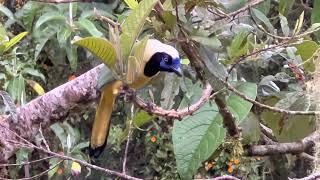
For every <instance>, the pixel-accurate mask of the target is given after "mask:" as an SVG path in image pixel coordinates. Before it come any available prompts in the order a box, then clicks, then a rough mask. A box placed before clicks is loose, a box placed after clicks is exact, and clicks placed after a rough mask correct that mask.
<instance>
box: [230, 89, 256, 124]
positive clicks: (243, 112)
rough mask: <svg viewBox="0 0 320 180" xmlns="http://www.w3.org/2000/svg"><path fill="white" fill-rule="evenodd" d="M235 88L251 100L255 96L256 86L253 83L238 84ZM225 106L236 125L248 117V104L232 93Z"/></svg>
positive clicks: (249, 104) (249, 107)
mask: <svg viewBox="0 0 320 180" xmlns="http://www.w3.org/2000/svg"><path fill="white" fill-rule="evenodd" d="M235 88H236V89H237V90H238V91H240V92H242V93H244V94H245V95H246V96H247V97H249V98H251V99H255V98H256V96H257V85H256V84H254V83H239V84H238V85H237V86H236V87H235ZM227 105H228V108H229V110H230V111H231V113H232V114H233V115H234V117H235V118H236V120H237V122H238V123H240V122H241V121H242V120H243V119H244V118H245V117H246V116H247V115H248V113H249V112H250V109H251V107H252V104H251V103H250V102H248V101H246V100H244V99H243V98H241V97H239V96H237V95H236V94H233V93H232V94H231V95H230V96H229V98H228V100H227Z"/></svg>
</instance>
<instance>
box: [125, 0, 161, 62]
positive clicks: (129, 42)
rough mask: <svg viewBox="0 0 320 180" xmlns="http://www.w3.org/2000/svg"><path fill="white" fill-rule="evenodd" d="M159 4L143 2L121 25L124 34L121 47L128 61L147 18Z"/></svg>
mask: <svg viewBox="0 0 320 180" xmlns="http://www.w3.org/2000/svg"><path fill="white" fill-rule="evenodd" d="M157 2H158V1H157V0H143V1H141V2H140V3H139V5H138V7H137V8H135V9H134V10H132V11H131V12H130V14H129V16H128V17H127V18H126V20H125V21H124V22H123V24H122V25H121V29H122V34H121V36H120V45H121V49H122V55H123V56H122V58H123V59H127V58H128V57H129V55H130V54H131V50H132V47H133V45H134V43H135V41H136V39H137V38H138V36H139V34H140V31H141V30H142V27H143V25H144V23H145V21H146V18H147V17H148V16H149V14H150V12H151V10H152V8H153V7H154V6H155V4H156V3H157Z"/></svg>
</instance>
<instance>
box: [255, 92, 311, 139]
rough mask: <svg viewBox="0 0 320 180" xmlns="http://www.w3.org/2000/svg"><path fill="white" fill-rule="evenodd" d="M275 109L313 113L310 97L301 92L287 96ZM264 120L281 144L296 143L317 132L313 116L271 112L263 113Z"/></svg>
mask: <svg viewBox="0 0 320 180" xmlns="http://www.w3.org/2000/svg"><path fill="white" fill-rule="evenodd" d="M275 107H278V108H281V109H286V110H293V111H312V110H314V109H315V108H314V107H313V106H311V101H310V96H309V95H306V94H302V93H301V92H292V93H288V94H286V97H285V98H283V99H281V100H280V101H279V102H278V103H277V104H276V105H275ZM261 117H262V119H263V121H264V122H265V123H266V125H267V126H268V127H270V128H271V129H272V130H273V133H274V135H275V136H276V138H277V140H278V141H280V142H294V141H299V140H301V139H302V138H304V137H306V136H307V135H309V134H310V133H312V132H313V131H314V130H315V127H316V126H315V116H313V115H284V114H280V113H275V112H272V111H269V110H265V111H264V112H262V116H261Z"/></svg>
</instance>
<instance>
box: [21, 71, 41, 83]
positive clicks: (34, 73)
mask: <svg viewBox="0 0 320 180" xmlns="http://www.w3.org/2000/svg"><path fill="white" fill-rule="evenodd" d="M22 73H23V74H29V75H31V76H36V77H39V78H40V79H41V80H42V81H43V82H46V78H45V77H44V75H43V74H42V73H41V72H40V71H39V70H37V69H33V68H23V70H22Z"/></svg>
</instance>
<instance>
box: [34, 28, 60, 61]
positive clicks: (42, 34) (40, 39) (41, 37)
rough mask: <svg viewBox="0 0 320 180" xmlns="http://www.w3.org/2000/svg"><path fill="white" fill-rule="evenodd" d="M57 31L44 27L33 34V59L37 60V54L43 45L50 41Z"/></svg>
mask: <svg viewBox="0 0 320 180" xmlns="http://www.w3.org/2000/svg"><path fill="white" fill-rule="evenodd" d="M57 31H58V29H54V28H51V27H45V28H44V29H42V30H40V29H37V30H35V31H34V32H33V37H35V39H36V42H37V45H36V48H35V52H34V59H35V60H37V59H38V56H39V54H40V53H41V51H42V49H43V47H44V45H45V44H46V43H47V42H48V41H49V39H51V38H52V37H53V36H54V35H55V34H56V33H57Z"/></svg>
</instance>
